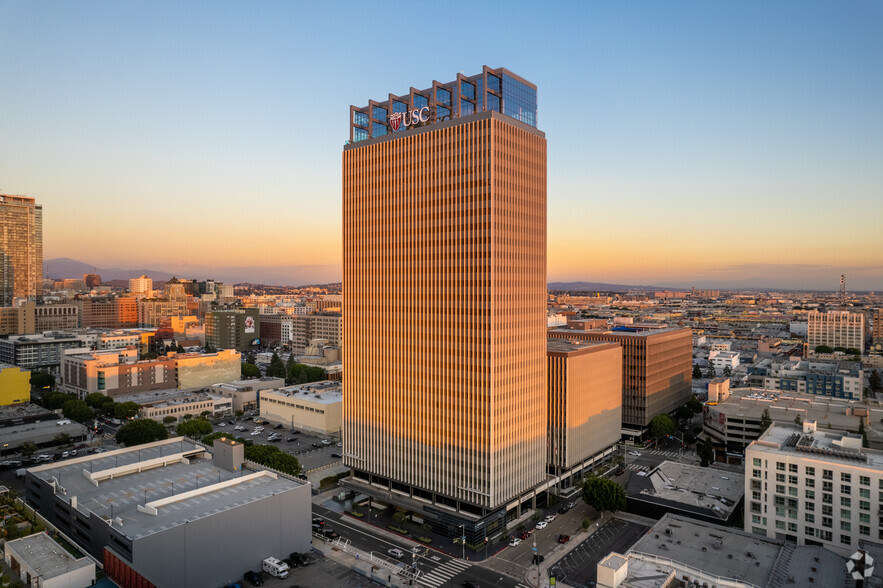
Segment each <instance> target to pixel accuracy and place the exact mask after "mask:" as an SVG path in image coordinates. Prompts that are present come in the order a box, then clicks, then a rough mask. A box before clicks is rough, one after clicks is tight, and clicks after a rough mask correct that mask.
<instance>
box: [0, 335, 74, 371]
mask: <svg viewBox="0 0 883 588" xmlns="http://www.w3.org/2000/svg"><path fill="white" fill-rule="evenodd" d="M87 339H88V337H85V336H81V335H69V334H66V333H43V334H40V335H21V336H16V337H9V338H7V339H0V363H8V364H12V365H17V366H18V367H21V368H25V369H27V370H30V371H32V372H33V371H37V370H40V371H45V372H49V373H51V374H54V375H58V374H59V371H60V367H61V358H62V355H63V353H64V351H66V350H69V349H83V350H84V351H88V347H89V344H88V342H87Z"/></svg>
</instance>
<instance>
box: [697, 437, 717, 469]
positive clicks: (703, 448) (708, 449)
mask: <svg viewBox="0 0 883 588" xmlns="http://www.w3.org/2000/svg"><path fill="white" fill-rule="evenodd" d="M698 453H699V465H701V466H702V467H704V468H705V467H708V466H709V465H711V462H713V461H714V445H713V444H712V443H711V439H709V438H708V437H706V438H705V441H700V442H699V447H698Z"/></svg>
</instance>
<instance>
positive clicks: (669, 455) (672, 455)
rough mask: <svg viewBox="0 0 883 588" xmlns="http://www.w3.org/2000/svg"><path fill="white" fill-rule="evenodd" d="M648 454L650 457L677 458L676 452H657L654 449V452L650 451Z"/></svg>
mask: <svg viewBox="0 0 883 588" xmlns="http://www.w3.org/2000/svg"><path fill="white" fill-rule="evenodd" d="M650 453H651V454H652V455H664V456H666V457H674V458H677V457H678V452H677V451H659V450H657V449H654V450H652V451H650Z"/></svg>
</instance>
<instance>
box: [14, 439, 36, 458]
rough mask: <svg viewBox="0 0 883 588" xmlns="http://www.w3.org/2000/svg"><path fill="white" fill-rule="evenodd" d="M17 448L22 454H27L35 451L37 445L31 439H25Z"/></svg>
mask: <svg viewBox="0 0 883 588" xmlns="http://www.w3.org/2000/svg"><path fill="white" fill-rule="evenodd" d="M18 450H19V451H21V453H22V455H24V456H29V455H32V454H33V453H34V452H35V451H37V445H36V444H35V443H34V442H33V441H25V442H24V443H22V444H21V447H19V448H18Z"/></svg>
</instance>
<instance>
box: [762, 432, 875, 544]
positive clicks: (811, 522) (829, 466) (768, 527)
mask: <svg viewBox="0 0 883 588" xmlns="http://www.w3.org/2000/svg"><path fill="white" fill-rule="evenodd" d="M745 470H746V477H745V502H746V507H745V530H746V531H751V532H752V533H754V534H756V535H762V536H765V537H770V538H776V539H783V540H786V541H791V542H793V543H797V544H798V545H819V546H824V547H825V548H827V549H830V550H831V551H833V552H835V553H837V554H840V555H843V556H847V557H848V556H849V555H850V554H851V553H853V552H854V551H855V550H856V549H858V548H859V542H860V541H865V542H873V543H878V544H879V543H881V542H883V518H881V516H883V509H881V506H883V503H881V501H880V500H878V498H879V496H878V493H879V492H881V491H883V451H877V450H875V449H865V448H862V438H861V436H859V435H853V434H849V433H840V432H837V431H831V430H826V429H821V428H817V426H816V423H815V422H814V421H805V422H804V423H803V426H802V427H800V426H797V425H784V424H780V423H773V424H772V425H771V426H770V428H769V429H767V431H766V432H765V433H764V434H763V435H761V436H760V438H759V439H758V440H757V441H754V442H753V443H751V445H749V446H748V448H747V449H746V450H745Z"/></svg>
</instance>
